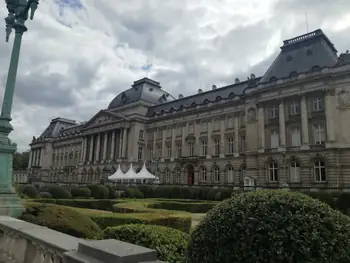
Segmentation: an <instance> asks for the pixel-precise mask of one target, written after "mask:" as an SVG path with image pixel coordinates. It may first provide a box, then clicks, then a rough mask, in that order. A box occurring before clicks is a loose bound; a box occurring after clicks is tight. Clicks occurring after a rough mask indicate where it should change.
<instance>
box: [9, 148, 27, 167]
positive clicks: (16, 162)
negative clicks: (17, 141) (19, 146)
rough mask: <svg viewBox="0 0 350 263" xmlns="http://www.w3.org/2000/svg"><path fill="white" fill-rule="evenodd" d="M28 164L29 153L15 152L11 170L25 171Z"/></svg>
mask: <svg viewBox="0 0 350 263" xmlns="http://www.w3.org/2000/svg"><path fill="white" fill-rule="evenodd" d="M28 163H29V151H25V152H23V153H19V152H15V153H14V154H13V162H12V168H13V170H25V169H27V167H28Z"/></svg>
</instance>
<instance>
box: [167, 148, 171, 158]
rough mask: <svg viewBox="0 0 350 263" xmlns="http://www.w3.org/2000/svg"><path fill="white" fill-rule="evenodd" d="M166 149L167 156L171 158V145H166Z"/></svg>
mask: <svg viewBox="0 0 350 263" xmlns="http://www.w3.org/2000/svg"><path fill="white" fill-rule="evenodd" d="M167 150H168V158H171V145H169V146H168V147H167Z"/></svg>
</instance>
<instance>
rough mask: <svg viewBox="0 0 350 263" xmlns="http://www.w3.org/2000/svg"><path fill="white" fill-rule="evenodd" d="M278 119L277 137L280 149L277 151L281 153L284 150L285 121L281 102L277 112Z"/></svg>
mask: <svg viewBox="0 0 350 263" xmlns="http://www.w3.org/2000/svg"><path fill="white" fill-rule="evenodd" d="M278 113H279V114H278V117H279V136H280V145H279V146H280V147H279V151H283V150H285V148H286V119H285V116H284V114H285V112H284V101H281V102H280V104H279V111H278Z"/></svg>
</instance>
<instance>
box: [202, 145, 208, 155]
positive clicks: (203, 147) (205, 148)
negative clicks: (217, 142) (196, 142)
mask: <svg viewBox="0 0 350 263" xmlns="http://www.w3.org/2000/svg"><path fill="white" fill-rule="evenodd" d="M207 154H208V144H207V142H206V141H202V152H201V155H202V156H206V155H207Z"/></svg>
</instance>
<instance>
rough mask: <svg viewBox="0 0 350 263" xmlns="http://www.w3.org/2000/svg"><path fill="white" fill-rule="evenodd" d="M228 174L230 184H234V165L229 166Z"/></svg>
mask: <svg viewBox="0 0 350 263" xmlns="http://www.w3.org/2000/svg"><path fill="white" fill-rule="evenodd" d="M226 176H227V182H228V183H229V184H232V183H233V182H234V179H233V167H232V166H228V167H227V169H226Z"/></svg>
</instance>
